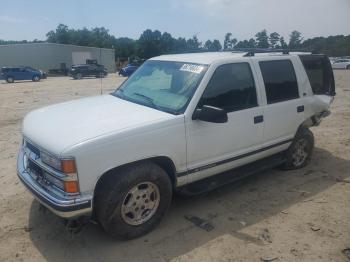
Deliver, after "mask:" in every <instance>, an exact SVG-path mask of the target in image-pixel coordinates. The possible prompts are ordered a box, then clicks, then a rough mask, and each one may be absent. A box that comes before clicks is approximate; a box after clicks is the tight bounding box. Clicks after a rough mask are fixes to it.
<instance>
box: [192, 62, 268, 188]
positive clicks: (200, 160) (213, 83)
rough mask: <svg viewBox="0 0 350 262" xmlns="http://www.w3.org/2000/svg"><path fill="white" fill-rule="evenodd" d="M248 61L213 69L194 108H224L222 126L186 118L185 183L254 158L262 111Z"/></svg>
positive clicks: (259, 135) (258, 144)
mask: <svg viewBox="0 0 350 262" xmlns="http://www.w3.org/2000/svg"><path fill="white" fill-rule="evenodd" d="M259 100H260V99H258V95H257V89H256V84H255V81H254V77H253V73H252V70H251V65H250V62H242V63H232V64H224V65H220V66H219V67H217V68H216V70H215V72H214V73H213V75H212V78H211V80H210V81H209V83H208V85H207V87H206V88H205V90H204V92H203V95H202V97H201V99H200V101H199V103H198V105H197V108H199V109H200V108H201V107H202V106H203V105H209V106H214V107H218V108H222V109H225V110H226V112H227V114H228V121H227V122H226V123H209V122H204V121H200V120H192V119H191V118H190V117H188V118H186V136H187V168H188V180H187V181H188V182H193V181H195V180H199V179H202V178H204V177H207V176H211V175H213V174H216V173H219V172H222V171H225V170H228V169H231V168H233V167H235V166H239V165H241V164H244V163H246V162H248V161H249V160H251V159H252V158H254V157H255V156H254V154H253V153H254V151H256V150H258V149H259V148H260V143H261V139H262V134H263V125H264V122H263V116H262V108H261V107H259Z"/></svg>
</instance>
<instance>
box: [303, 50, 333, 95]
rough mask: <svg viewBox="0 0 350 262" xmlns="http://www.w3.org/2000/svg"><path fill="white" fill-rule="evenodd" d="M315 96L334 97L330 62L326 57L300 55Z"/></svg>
mask: <svg viewBox="0 0 350 262" xmlns="http://www.w3.org/2000/svg"><path fill="white" fill-rule="evenodd" d="M300 59H301V62H302V63H303V65H304V68H305V71H306V73H307V76H308V78H309V81H310V85H311V88H312V91H313V93H314V94H315V95H327V96H335V83H334V75H333V69H332V65H331V62H330V61H329V58H328V57H327V56H326V55H300Z"/></svg>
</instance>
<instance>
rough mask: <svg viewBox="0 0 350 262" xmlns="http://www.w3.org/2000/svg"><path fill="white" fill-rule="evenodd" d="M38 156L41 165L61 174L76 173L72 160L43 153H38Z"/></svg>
mask: <svg viewBox="0 0 350 262" xmlns="http://www.w3.org/2000/svg"><path fill="white" fill-rule="evenodd" d="M40 156H41V161H43V163H45V164H47V165H49V166H51V167H53V168H54V169H56V170H58V171H61V172H62V173H65V174H72V173H76V171H77V170H76V167H75V160H74V159H73V158H67V159H60V158H57V157H54V156H52V155H50V154H47V153H45V152H40Z"/></svg>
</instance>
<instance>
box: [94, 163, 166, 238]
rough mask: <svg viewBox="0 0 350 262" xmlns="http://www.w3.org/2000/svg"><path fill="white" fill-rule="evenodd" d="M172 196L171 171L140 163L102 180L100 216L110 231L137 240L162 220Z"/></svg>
mask: <svg viewBox="0 0 350 262" xmlns="http://www.w3.org/2000/svg"><path fill="white" fill-rule="evenodd" d="M171 198H172V184H171V181H170V178H169V176H168V174H167V173H166V172H165V171H164V170H163V169H162V168H161V167H159V166H158V165H156V164H154V163H151V162H144V163H139V164H135V165H133V166H129V167H125V168H122V169H121V170H119V171H118V172H117V173H116V174H109V175H108V177H107V178H105V179H104V180H103V181H102V182H101V185H100V186H99V187H98V189H97V192H96V200H95V208H96V216H97V219H98V221H99V222H100V224H101V225H102V227H103V228H104V230H105V231H106V232H107V233H108V234H110V235H112V236H113V237H118V238H122V239H133V238H136V237H140V236H142V235H145V234H146V233H148V232H150V231H151V230H153V229H154V228H155V227H156V226H157V225H158V224H159V223H160V221H161V219H162V217H163V216H164V214H165V212H166V210H167V209H168V207H169V206H170V203H171Z"/></svg>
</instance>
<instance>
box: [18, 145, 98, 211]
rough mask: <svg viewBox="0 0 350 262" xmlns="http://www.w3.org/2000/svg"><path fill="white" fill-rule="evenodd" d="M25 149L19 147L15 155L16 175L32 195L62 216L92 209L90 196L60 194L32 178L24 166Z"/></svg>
mask: <svg viewBox="0 0 350 262" xmlns="http://www.w3.org/2000/svg"><path fill="white" fill-rule="evenodd" d="M24 155H25V151H24V149H23V148H21V150H20V152H19V154H18V157H17V175H18V177H19V179H20V180H21V181H22V183H23V184H24V185H25V186H26V187H27V189H29V191H30V192H31V193H32V194H33V195H34V197H35V198H36V199H37V200H38V201H39V202H40V203H41V204H43V205H44V206H46V207H47V208H48V209H49V210H51V211H52V212H53V213H55V214H56V215H58V216H60V217H63V218H74V217H79V216H83V215H89V214H91V211H92V205H91V202H92V201H91V199H92V197H91V196H81V195H76V196H68V195H67V196H60V195H58V194H54V193H53V192H50V190H49V189H48V188H45V187H44V186H43V185H42V184H40V183H39V182H38V181H37V180H35V179H34V178H33V176H32V175H31V174H30V171H29V170H28V169H26V168H25V163H24V161H25V159H24Z"/></svg>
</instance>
